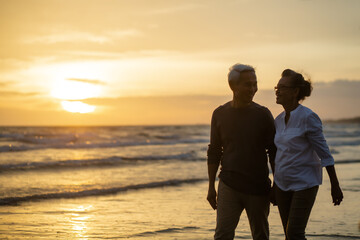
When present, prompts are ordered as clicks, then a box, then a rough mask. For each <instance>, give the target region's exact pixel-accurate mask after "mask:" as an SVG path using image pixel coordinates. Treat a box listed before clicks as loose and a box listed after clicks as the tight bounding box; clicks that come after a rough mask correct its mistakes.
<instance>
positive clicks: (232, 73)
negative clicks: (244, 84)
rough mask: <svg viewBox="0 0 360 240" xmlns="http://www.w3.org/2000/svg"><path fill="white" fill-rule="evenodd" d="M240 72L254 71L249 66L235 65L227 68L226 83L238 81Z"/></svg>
mask: <svg viewBox="0 0 360 240" xmlns="http://www.w3.org/2000/svg"><path fill="white" fill-rule="evenodd" d="M241 72H255V69H254V68H253V67H252V66H250V65H245V64H240V63H237V64H235V65H233V66H232V67H230V68H229V73H228V81H229V82H230V81H234V80H239V79H240V74H241Z"/></svg>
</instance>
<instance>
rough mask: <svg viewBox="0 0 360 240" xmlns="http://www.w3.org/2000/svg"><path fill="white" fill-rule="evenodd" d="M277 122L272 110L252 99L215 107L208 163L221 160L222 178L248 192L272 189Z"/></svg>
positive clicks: (232, 185)
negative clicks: (271, 163) (240, 104)
mask: <svg viewBox="0 0 360 240" xmlns="http://www.w3.org/2000/svg"><path fill="white" fill-rule="evenodd" d="M274 135H275V126H274V119H273V116H272V115H271V113H270V111H269V110H268V109H267V108H266V107H263V106H261V105H259V104H257V103H254V102H252V103H251V104H250V105H249V106H246V107H243V108H234V107H232V106H231V102H228V103H226V104H224V105H222V106H220V107H218V108H217V109H215V111H214V113H213V116H212V120H211V134H210V145H209V149H208V164H219V163H220V162H221V171H220V175H219V178H220V179H221V180H222V181H223V182H224V183H225V184H226V185H228V186H229V187H231V188H233V189H235V190H238V191H240V192H243V193H247V194H254V195H264V194H267V193H268V192H269V190H270V185H271V183H270V179H269V168H268V164H267V162H268V156H267V154H269V156H270V160H273V159H275V152H276V147H275V145H274Z"/></svg>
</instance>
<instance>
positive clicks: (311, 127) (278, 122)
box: [274, 105, 334, 191]
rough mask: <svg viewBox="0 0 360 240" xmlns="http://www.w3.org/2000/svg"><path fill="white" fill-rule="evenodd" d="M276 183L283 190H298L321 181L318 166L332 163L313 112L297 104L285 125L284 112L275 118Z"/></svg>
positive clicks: (318, 119) (320, 125)
mask: <svg viewBox="0 0 360 240" xmlns="http://www.w3.org/2000/svg"><path fill="white" fill-rule="evenodd" d="M275 127H276V134H275V145H276V147H277V152H276V158H275V176H274V181H275V183H276V185H277V186H278V187H279V188H280V189H281V190H283V191H299V190H304V189H308V188H311V187H313V186H317V185H320V184H321V183H322V167H325V166H330V165H334V158H333V157H332V156H331V154H330V150H329V147H328V145H327V143H326V140H325V138H324V135H323V132H322V123H321V120H320V118H319V117H318V115H317V114H316V113H314V112H313V111H311V110H310V109H309V108H307V107H304V106H302V105H299V106H298V107H297V108H296V109H295V110H293V111H292V112H291V113H290V118H289V120H288V123H287V124H285V112H282V113H280V114H279V116H277V117H276V119H275Z"/></svg>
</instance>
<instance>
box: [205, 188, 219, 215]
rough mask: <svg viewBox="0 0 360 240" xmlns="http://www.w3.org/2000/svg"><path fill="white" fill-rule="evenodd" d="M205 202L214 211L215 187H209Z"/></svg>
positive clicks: (215, 205)
mask: <svg viewBox="0 0 360 240" xmlns="http://www.w3.org/2000/svg"><path fill="white" fill-rule="evenodd" d="M207 200H208V201H209V203H210V205H211V207H212V208H213V209H214V210H215V209H216V208H217V199H216V190H215V187H210V188H209V190H208V195H207Z"/></svg>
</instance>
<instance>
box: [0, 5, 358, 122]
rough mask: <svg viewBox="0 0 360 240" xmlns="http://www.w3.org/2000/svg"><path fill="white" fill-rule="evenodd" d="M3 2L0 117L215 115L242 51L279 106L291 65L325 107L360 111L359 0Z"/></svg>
mask: <svg viewBox="0 0 360 240" xmlns="http://www.w3.org/2000/svg"><path fill="white" fill-rule="evenodd" d="M0 5H1V7H0V18H1V21H0V34H1V38H0V45H1V46H2V47H1V48H0V62H1V64H0V89H1V90H0V116H1V117H0V125H129V124H130V125H133V124H196V123H207V124H208V123H209V122H210V116H211V113H212V110H213V109H214V108H215V107H217V106H218V105H220V104H222V103H224V102H225V101H227V100H230V99H231V92H230V90H229V88H228V85H227V80H226V75H227V71H228V68H229V67H230V66H231V65H233V64H234V63H237V62H241V63H246V64H250V65H253V66H254V67H256V69H257V76H258V81H259V89H260V90H259V92H258V93H257V95H256V101H258V102H260V103H262V104H264V105H265V106H268V107H269V108H270V110H272V112H273V114H274V115H276V114H277V113H279V111H280V110H281V108H280V107H279V106H276V104H275V103H274V97H273V92H272V90H271V89H272V88H273V86H274V85H276V82H277V81H278V79H279V75H280V73H281V71H282V70H283V69H285V68H293V69H294V70H299V71H302V72H304V73H307V74H308V75H309V76H310V77H311V79H312V80H313V82H314V86H315V90H314V94H313V96H312V97H311V98H309V99H308V100H306V101H305V102H304V104H305V105H309V106H310V107H313V108H314V110H316V111H317V112H318V113H319V115H320V116H321V117H322V118H343V117H354V116H358V115H360V110H358V109H359V108H357V107H356V106H357V105H358V104H360V100H359V97H357V95H358V93H357V92H356V91H354V89H359V82H360V61H359V59H360V44H359V43H360V41H359V40H360V25H359V23H360V15H359V14H358V12H359V10H360V2H359V1H357V0H346V1H340V0H334V1H327V0H314V1H312V0H308V1H300V0H291V1H285V0H282V1H279V0H275V1H267V0H262V1H250V0H229V1H168V0H167V1H165V0H162V1H160V0H158V1H147V0H142V1H140V0H139V1H120V0H116V1H115V0H97V1H92V0H86V1H85V0H84V1H83V0H74V1H60V0H59V1H57V0H52V1H47V0H42V1H39V0H31V1H28V0H21V1H19V0H12V1H0ZM339 80H346V81H339ZM330 93H331V95H330ZM329 103H331V104H329ZM74 112H78V113H74ZM79 112H82V113H79ZM86 112H88V113H86Z"/></svg>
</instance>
